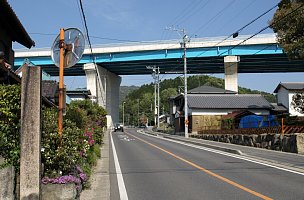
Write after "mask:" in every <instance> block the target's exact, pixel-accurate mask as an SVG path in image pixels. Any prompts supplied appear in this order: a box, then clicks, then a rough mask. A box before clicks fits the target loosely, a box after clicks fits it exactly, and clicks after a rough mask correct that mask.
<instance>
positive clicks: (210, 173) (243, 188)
mask: <svg viewBox="0 0 304 200" xmlns="http://www.w3.org/2000/svg"><path fill="white" fill-rule="evenodd" d="M126 134H127V135H129V136H131V137H134V138H136V139H138V140H140V141H142V142H144V143H146V144H148V145H150V146H152V147H154V148H156V149H159V150H161V151H163V152H165V153H167V154H169V155H171V156H173V157H175V158H176V159H178V160H181V161H183V162H185V163H187V164H189V165H191V166H192V167H195V168H196V169H199V170H201V171H203V172H205V173H207V174H209V175H211V176H213V177H215V178H217V179H220V180H222V181H224V182H226V183H228V184H230V185H233V186H235V187H237V188H239V189H241V190H244V191H246V192H248V193H250V194H252V195H254V196H257V197H259V198H261V199H265V200H271V199H272V198H270V197H267V196H265V195H263V194H261V193H258V192H256V191H253V190H251V189H249V188H246V187H245V186H242V185H240V184H238V183H236V182H234V181H231V180H229V179H227V178H225V177H223V176H221V175H218V174H216V173H214V172H212V171H209V170H207V169H205V168H203V167H201V166H199V165H197V164H195V163H193V162H191V161H189V160H186V159H184V158H182V157H180V156H178V155H176V154H174V153H172V152H170V151H168V150H165V149H163V148H161V147H159V146H157V145H155V144H152V143H150V142H148V141H146V140H144V139H141V138H139V137H136V136H135V135H132V134H130V133H126Z"/></svg>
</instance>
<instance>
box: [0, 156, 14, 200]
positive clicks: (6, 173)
mask: <svg viewBox="0 0 304 200" xmlns="http://www.w3.org/2000/svg"><path fill="white" fill-rule="evenodd" d="M2 163H3V159H2V158H0V164H2ZM0 177H1V181H0V200H14V199H15V195H14V188H15V170H14V167H12V166H10V167H5V168H3V169H0Z"/></svg>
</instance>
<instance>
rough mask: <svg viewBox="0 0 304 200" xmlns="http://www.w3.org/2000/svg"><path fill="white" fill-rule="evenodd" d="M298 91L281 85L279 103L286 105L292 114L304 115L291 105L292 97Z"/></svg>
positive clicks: (278, 96)
mask: <svg viewBox="0 0 304 200" xmlns="http://www.w3.org/2000/svg"><path fill="white" fill-rule="evenodd" d="M295 94H296V92H293V91H289V90H287V89H285V88H283V87H281V88H280V89H279V91H278V93H277V98H278V103H280V104H282V105H284V106H285V107H286V108H287V109H288V112H289V113H290V115H293V116H304V114H301V113H299V112H297V111H295V109H294V108H293V107H292V106H291V102H292V97H293V95H295Z"/></svg>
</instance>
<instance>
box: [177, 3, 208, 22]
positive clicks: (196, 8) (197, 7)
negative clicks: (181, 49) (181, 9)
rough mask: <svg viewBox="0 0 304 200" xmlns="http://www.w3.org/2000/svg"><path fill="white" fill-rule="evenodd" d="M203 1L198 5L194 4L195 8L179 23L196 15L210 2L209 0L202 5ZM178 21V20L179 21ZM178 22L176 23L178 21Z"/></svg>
mask: <svg viewBox="0 0 304 200" xmlns="http://www.w3.org/2000/svg"><path fill="white" fill-rule="evenodd" d="M202 2H203V1H200V2H199V4H198V5H197V6H194V9H193V10H190V12H189V14H188V15H184V16H183V17H182V18H181V19H180V20H179V23H180V24H182V23H183V22H184V21H186V20H187V19H189V18H190V17H192V16H193V15H195V14H196V13H197V12H198V11H199V10H201V9H203V8H204V7H206V6H207V4H208V3H209V2H210V0H207V1H206V2H205V3H204V4H203V5H200V4H201V3H202ZM177 22H178V21H177ZM177 22H176V23H177Z"/></svg>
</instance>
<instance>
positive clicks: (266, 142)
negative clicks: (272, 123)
mask: <svg viewBox="0 0 304 200" xmlns="http://www.w3.org/2000/svg"><path fill="white" fill-rule="evenodd" d="M191 137H194V138H200V139H205V140H213V141H218V142H225V143H231V144H239V145H245V146H251V147H258V148H266V149H272V150H277V151H285V152H292V153H299V154H304V133H295V134H289V135H287V134H286V135H282V134H267V133H265V134H260V135H232V134H226V135H224V134H222V135H221V134H198V135H191Z"/></svg>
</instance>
